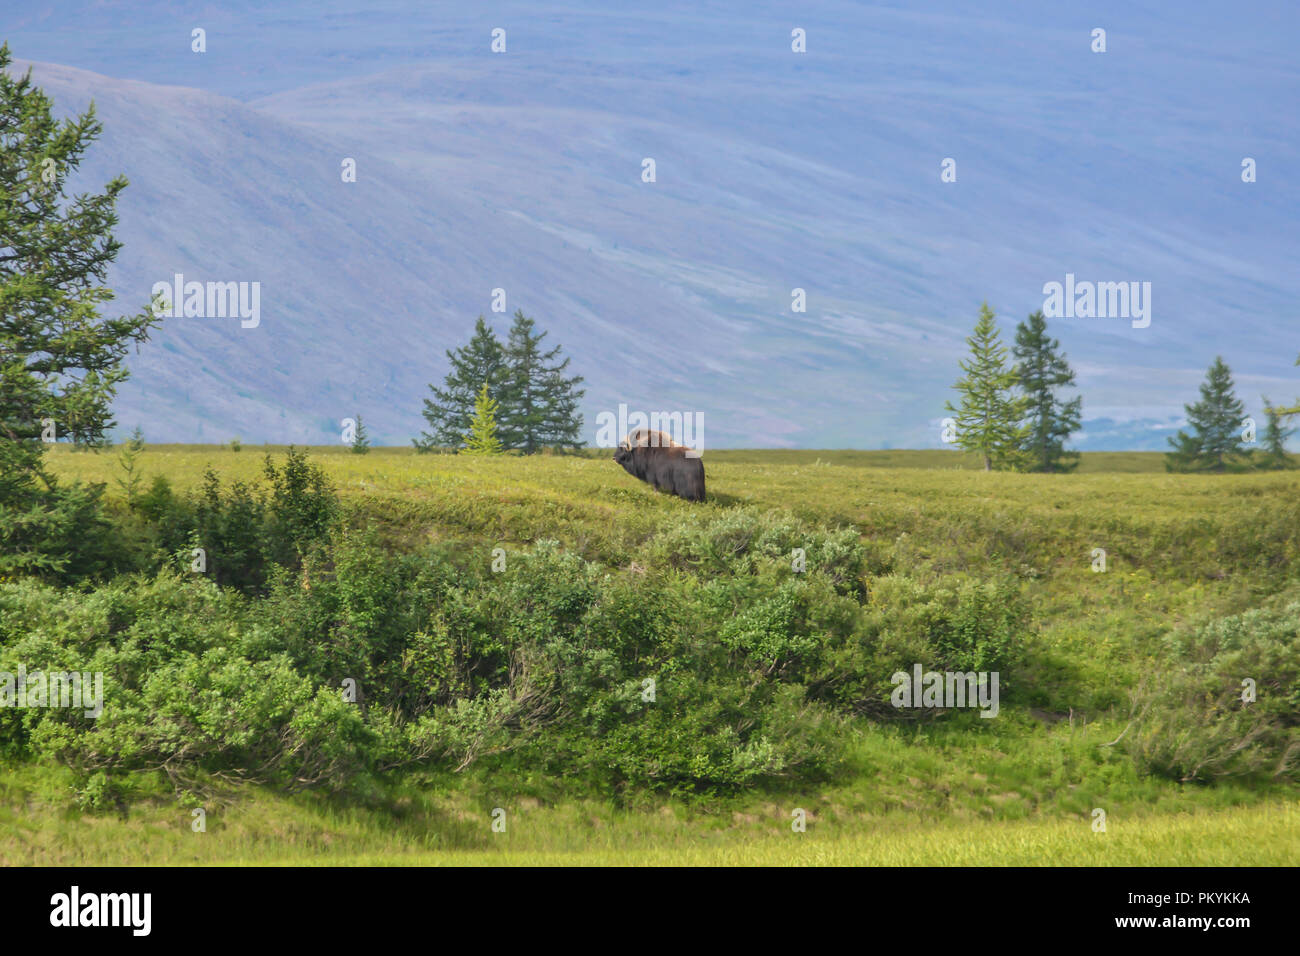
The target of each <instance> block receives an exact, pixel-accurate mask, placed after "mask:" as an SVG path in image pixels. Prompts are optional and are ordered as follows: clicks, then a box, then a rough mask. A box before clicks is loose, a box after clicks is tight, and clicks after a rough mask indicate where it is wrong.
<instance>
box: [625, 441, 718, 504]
mask: <svg viewBox="0 0 1300 956" xmlns="http://www.w3.org/2000/svg"><path fill="white" fill-rule="evenodd" d="M689 451H690V449H689V448H683V447H682V446H680V445H678V446H676V447H672V448H646V447H637V448H624V449H622V450H621V451H619V453H618V454H616V455H615V456H614V460H615V461H616V462H618V463H619V464H620V465H622V466H623V468H624V470H625V471H626V472H627V473H628V474H629V475H631V476H632V477H634V478H640V479H641V480H642V481H644V482H647V483H649V484H651V485H653V486H654V487H656V488H658V489H659V490H660V491H667V492H668V493H669V494H674V495H676V496H677V497H678V498H685V499H686V500H687V501H703V500H704V462H703V461H701V460H700V459H699V458H698V457H687V452H689Z"/></svg>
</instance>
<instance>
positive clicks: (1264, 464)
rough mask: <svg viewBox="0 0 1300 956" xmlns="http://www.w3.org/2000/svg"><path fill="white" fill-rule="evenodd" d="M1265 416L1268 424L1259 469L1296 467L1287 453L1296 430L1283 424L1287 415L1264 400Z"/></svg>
mask: <svg viewBox="0 0 1300 956" xmlns="http://www.w3.org/2000/svg"><path fill="white" fill-rule="evenodd" d="M1264 414H1265V415H1266V416H1267V417H1268V424H1267V425H1265V426H1264V453H1263V455H1262V456H1261V457H1260V459H1259V461H1258V462H1257V465H1258V467H1260V468H1270V469H1277V468H1292V467H1294V466H1295V462H1294V461H1293V460H1292V458H1291V456H1290V455H1288V454H1287V451H1286V442H1287V439H1288V438H1290V437H1291V436H1292V435H1294V434H1295V432H1296V430H1295V429H1294V428H1287V427H1286V426H1285V425H1284V424H1283V420H1284V419H1285V418H1286V414H1285V413H1284V411H1283V410H1282V409H1279V408H1276V407H1274V406H1273V405H1271V404H1269V401H1268V398H1265V399H1264Z"/></svg>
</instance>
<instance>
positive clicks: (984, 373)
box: [944, 302, 1028, 471]
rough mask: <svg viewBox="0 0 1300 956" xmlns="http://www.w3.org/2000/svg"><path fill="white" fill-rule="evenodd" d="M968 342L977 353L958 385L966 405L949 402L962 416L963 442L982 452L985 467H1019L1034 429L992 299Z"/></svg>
mask: <svg viewBox="0 0 1300 956" xmlns="http://www.w3.org/2000/svg"><path fill="white" fill-rule="evenodd" d="M966 343H967V344H968V345H969V346H970V350H971V357H970V360H969V361H963V362H961V363H960V364H961V370H962V371H963V372H965V373H966V374H965V376H964V377H962V378H960V379H958V380H957V383H956V384H955V385H953V388H954V389H956V390H957V391H958V392H960V393H961V407H960V408H954V407H953V405H952V402H945V403H944V407H945V408H946V409H947V410H948V411H950V412H954V413H955V414H956V416H957V444H958V445H960V446H961V447H962V448H964V449H965V450H966V451H969V452H974V453H975V454H977V455H979V456H980V457H981V458H982V459H983V461H984V470H985V471H990V470H992V468H993V467H994V465H997V466H998V467H1000V468H1001V467H1015V466H1016V465H1018V464H1020V463H1021V462H1022V461H1023V457H1024V456H1023V452H1021V450H1020V449H1021V446H1022V445H1023V443H1024V440H1025V436H1026V434H1027V433H1028V428H1027V426H1025V425H1023V424H1021V419H1023V418H1024V416H1025V410H1026V407H1027V405H1028V402H1027V400H1026V399H1025V398H1024V397H1023V396H1019V395H1017V394H1016V393H1015V388H1016V384H1017V381H1018V380H1017V378H1016V372H1015V369H1014V368H1013V367H1012V366H1011V365H1009V364H1008V362H1007V350H1006V347H1005V346H1003V344H1002V339H1001V336H1000V335H999V334H998V327H997V325H996V324H995V323H994V321H993V310H992V309H990V308H989V306H988V303H987V302H985V303H984V304H983V305H981V306H980V317H979V321H978V322H976V323H975V331H974V334H972V335H971V336H970V337H969V338H967V339H966Z"/></svg>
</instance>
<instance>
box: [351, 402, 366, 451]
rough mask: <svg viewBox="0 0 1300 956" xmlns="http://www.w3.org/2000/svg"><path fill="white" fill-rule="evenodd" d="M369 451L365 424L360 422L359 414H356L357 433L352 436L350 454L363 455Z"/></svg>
mask: <svg viewBox="0 0 1300 956" xmlns="http://www.w3.org/2000/svg"><path fill="white" fill-rule="evenodd" d="M369 451H370V437H369V436H368V435H367V434H366V425H365V422H363V421H362V420H361V414H360V413H359V412H358V413H357V431H356V434H354V435H353V436H352V454H354V455H364V454H366V453H367V452H369Z"/></svg>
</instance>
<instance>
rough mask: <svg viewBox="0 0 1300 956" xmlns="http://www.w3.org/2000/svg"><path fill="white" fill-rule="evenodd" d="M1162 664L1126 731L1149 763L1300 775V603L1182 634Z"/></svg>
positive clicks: (1202, 771) (1132, 748)
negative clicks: (1251, 691) (1251, 696)
mask: <svg viewBox="0 0 1300 956" xmlns="http://www.w3.org/2000/svg"><path fill="white" fill-rule="evenodd" d="M1153 671H1154V673H1153V676H1152V679H1151V680H1150V682H1149V684H1148V685H1147V687H1146V688H1144V689H1143V690H1141V691H1140V692H1139V693H1138V694H1137V695H1136V696H1135V701H1134V708H1135V717H1134V719H1133V722H1132V725H1131V726H1130V727H1129V729H1128V732H1127V740H1126V746H1127V748H1128V751H1129V753H1130V754H1131V755H1132V757H1133V759H1134V761H1135V762H1136V763H1137V765H1138V768H1139V769H1140V770H1141V771H1143V772H1146V773H1152V774H1156V775H1158V776H1162V777H1168V778H1171V779H1174V780H1180V781H1184V782H1197V783H1206V782H1209V781H1212V780H1215V779H1219V778H1224V777H1262V778H1268V777H1272V778H1278V779H1286V780H1292V781H1296V780H1300V603H1293V604H1290V605H1288V606H1286V607H1284V608H1282V609H1273V610H1264V609H1258V610H1252V611H1247V612H1246V613H1244V614H1238V615H1234V616H1231V617H1226V618H1222V619H1220V620H1217V621H1214V622H1211V623H1210V624H1207V625H1204V626H1202V627H1200V628H1196V629H1190V630H1185V631H1182V632H1179V633H1176V634H1174V635H1172V636H1170V637H1169V638H1168V639H1167V640H1166V642H1165V653H1164V654H1163V655H1162V656H1161V658H1160V660H1159V661H1158V662H1154V663H1153ZM1248 678H1249V679H1250V680H1253V681H1254V682H1255V695H1256V699H1255V700H1254V701H1253V702H1248V701H1246V700H1244V699H1243V697H1244V696H1245V693H1244V692H1245V684H1244V681H1245V680H1246V679H1248Z"/></svg>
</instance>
